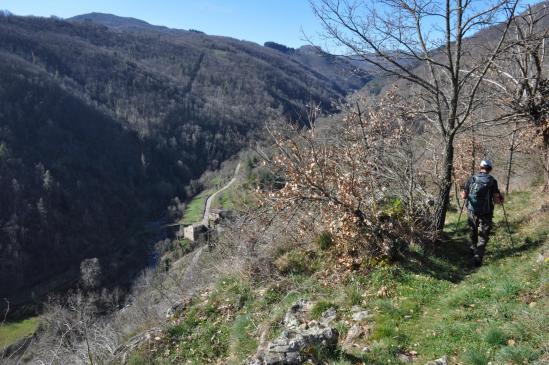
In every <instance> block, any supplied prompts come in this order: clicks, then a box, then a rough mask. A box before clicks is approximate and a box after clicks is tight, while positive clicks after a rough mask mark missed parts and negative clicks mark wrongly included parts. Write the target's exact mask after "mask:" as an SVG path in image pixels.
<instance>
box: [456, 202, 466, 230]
mask: <svg viewBox="0 0 549 365" xmlns="http://www.w3.org/2000/svg"><path fill="white" fill-rule="evenodd" d="M458 204H459V200H458ZM464 206H465V200H464V201H463V204H462V205H461V209H460V210H459V216H458V221H457V223H456V228H455V229H454V234H456V233H457V231H458V228H459V221H460V220H461V214H462V213H463V207H464Z"/></svg>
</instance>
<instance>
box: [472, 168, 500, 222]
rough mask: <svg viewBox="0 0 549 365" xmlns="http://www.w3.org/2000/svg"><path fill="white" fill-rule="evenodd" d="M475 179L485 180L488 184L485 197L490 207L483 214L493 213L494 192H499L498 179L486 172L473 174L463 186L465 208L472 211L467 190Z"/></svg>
mask: <svg viewBox="0 0 549 365" xmlns="http://www.w3.org/2000/svg"><path fill="white" fill-rule="evenodd" d="M476 179H482V180H486V181H487V182H488V184H489V196H488V197H486V198H487V199H488V200H489V202H490V203H489V206H490V209H489V212H485V213H484V214H489V215H493V214H494V195H495V194H500V192H499V188H498V181H497V180H496V179H494V177H493V176H492V175H490V174H488V173H486V172H479V173H477V174H474V175H473V176H471V177H470V178H469V180H467V182H466V183H465V185H464V187H463V191H465V193H466V194H467V209H468V210H469V211H470V212H474V209H473V207H472V206H471V203H470V201H469V190H470V188H471V185H472V184H473V182H475V180H476Z"/></svg>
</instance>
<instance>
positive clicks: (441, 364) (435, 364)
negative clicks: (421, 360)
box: [425, 356, 448, 365]
mask: <svg viewBox="0 0 549 365" xmlns="http://www.w3.org/2000/svg"><path fill="white" fill-rule="evenodd" d="M425 365H448V357H446V356H443V357H441V358H439V359H436V360H433V361H429V362H428V363H426V364H425Z"/></svg>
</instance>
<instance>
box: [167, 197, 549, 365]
mask: <svg viewBox="0 0 549 365" xmlns="http://www.w3.org/2000/svg"><path fill="white" fill-rule="evenodd" d="M534 199H535V196H534V195H533V194H531V193H529V192H521V193H514V194H511V195H510V196H509V197H508V201H507V202H506V210H507V214H508V215H509V220H510V222H509V223H510V225H511V231H512V233H513V243H511V241H510V239H509V236H508V234H507V232H506V226H505V224H504V223H503V215H502V210H501V208H497V209H496V214H495V218H494V222H495V224H494V231H493V235H492V237H491V240H490V242H489V244H488V249H487V254H486V257H485V263H484V265H483V266H482V267H481V268H475V267H473V266H472V265H471V263H470V260H469V251H468V247H467V246H468V245H467V228H466V221H465V219H464V217H462V220H461V222H460V225H459V226H456V224H455V223H456V222H457V216H458V213H459V212H456V211H455V210H454V211H451V212H450V213H449V215H448V225H447V232H448V233H447V236H446V239H445V241H444V242H441V243H439V244H437V245H436V246H434V247H426V248H420V247H417V248H413V249H412V252H410V253H409V256H408V257H407V258H406V259H405V260H403V261H401V262H400V263H397V264H393V265H390V264H387V263H384V262H382V263H378V264H377V265H376V266H374V267H373V268H370V271H368V272H366V273H364V272H356V273H353V274H352V275H350V276H349V277H347V278H346V279H345V280H343V282H332V281H330V280H326V279H322V277H323V276H322V275H318V274H320V273H322V272H323V270H325V269H326V268H329V267H331V265H332V262H331V261H330V260H331V259H333V258H331V257H330V256H329V255H330V253H329V250H322V249H321V248H319V247H318V245H317V244H316V242H313V243H314V244H315V245H310V247H311V246H314V247H317V250H316V251H311V250H310V247H309V248H307V249H299V248H292V249H291V250H290V251H288V252H284V253H281V255H280V256H279V257H278V258H277V260H275V265H276V266H277V268H278V270H279V273H280V274H281V277H279V278H277V279H276V280H273V281H271V282H266V283H257V282H253V281H252V280H251V279H250V278H239V277H233V278H226V279H224V280H223V281H221V282H220V283H219V284H218V285H217V286H216V287H215V289H214V290H213V291H212V292H211V293H210V294H209V296H208V297H207V298H205V299H201V300H200V301H197V302H196V303H195V304H193V305H192V306H191V308H190V309H189V310H188V311H187V312H186V314H185V316H184V318H182V320H181V322H180V323H179V324H177V325H175V326H173V327H172V328H171V329H170V331H169V334H170V341H172V342H171V343H172V345H169V346H168V349H169V350H170V351H169V355H167V356H165V357H162V359H161V360H162V361H161V362H160V363H166V362H167V363H191V364H199V363H216V362H219V361H220V360H221V359H223V360H224V361H227V362H228V363H231V364H239V363H242V362H243V361H244V360H245V359H246V358H247V357H248V356H250V355H251V354H253V353H254V352H255V350H256V348H257V345H258V338H259V336H260V335H261V332H262V331H267V334H268V336H267V338H268V339H273V338H275V337H276V336H278V335H279V334H280V333H281V331H282V326H281V322H282V319H283V317H284V314H285V312H286V310H287V309H288V308H289V307H290V306H291V305H292V304H293V303H294V302H295V301H297V300H298V299H308V300H311V301H312V302H313V307H312V308H313V309H312V311H311V317H312V318H319V317H320V315H321V314H322V312H324V311H325V310H326V309H328V308H329V307H335V308H337V313H338V317H337V318H338V319H337V323H336V324H335V325H336V327H337V328H338V330H339V331H340V333H341V336H342V337H344V336H345V334H346V331H347V330H348V328H349V327H350V322H349V318H350V317H351V315H352V310H351V309H352V307H353V306H355V305H360V306H362V307H364V308H365V309H367V310H368V311H369V312H370V313H371V314H373V318H372V319H368V320H367V322H368V326H370V328H371V336H370V337H369V338H367V339H362V340H359V343H358V344H357V346H356V347H355V348H353V349H351V350H343V349H337V350H335V351H328V352H325V351H323V349H320V348H319V349H316V350H315V355H316V357H317V359H320V360H321V361H320V362H321V363H327V364H355V363H361V362H364V363H366V364H389V363H390V364H399V363H401V360H399V357H398V356H399V354H402V353H410V351H415V352H417V356H416V357H415V359H414V363H418V364H422V363H425V362H427V361H430V360H433V359H436V358H439V357H442V356H444V355H446V356H448V358H449V360H450V364H467V365H468V364H488V363H489V362H491V363H492V364H528V363H535V361H537V360H539V359H541V358H544V357H547V356H548V354H547V351H548V347H547V344H548V343H549V335H548V334H547V331H546V329H547V328H549V300H548V296H547V289H548V286H547V285H548V283H547V277H548V274H549V270H548V268H549V267H548V264H547V263H541V264H540V263H537V262H536V257H537V252H538V251H539V248H540V246H542V245H547V244H548V242H547V235H548V232H549V227H548V225H547V220H548V219H547V213H545V215H542V214H541V213H539V212H536V204H535V203H534ZM173 344H177V347H176V348H175V347H174V345H173ZM363 346H368V347H369V348H370V352H366V353H362V352H361V351H360V349H361V348H362V347H363ZM160 353H163V350H162V349H161V350H160V351H159V352H158V354H160Z"/></svg>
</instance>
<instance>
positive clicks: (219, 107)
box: [0, 13, 370, 299]
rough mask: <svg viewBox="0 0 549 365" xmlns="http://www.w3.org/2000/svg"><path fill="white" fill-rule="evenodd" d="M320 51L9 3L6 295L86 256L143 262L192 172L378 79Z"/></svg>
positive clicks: (0, 81)
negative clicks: (46, 14)
mask: <svg viewBox="0 0 549 365" xmlns="http://www.w3.org/2000/svg"><path fill="white" fill-rule="evenodd" d="M310 51H311V50H308V49H303V50H301V49H300V50H297V51H296V56H295V57H294V56H291V57H290V56H289V55H288V54H285V53H281V52H279V51H278V50H275V49H272V48H269V47H263V46H260V45H257V44H255V43H251V42H246V41H239V40H235V39H232V38H227V37H220V36H209V35H206V34H203V33H201V32H197V31H184V30H173V29H168V28H165V27H159V26H153V25H150V24H148V23H146V22H143V21H140V20H137V19H132V18H123V17H118V16H114V15H109V14H99V13H92V14H86V15H82V16H78V17H74V18H72V19H70V20H69V21H66V20H61V19H56V18H47V19H46V18H39V17H19V16H9V17H0V100H1V103H0V206H1V207H2V209H0V297H8V298H12V299H13V298H14V296H15V295H16V294H17V293H27V294H29V293H30V292H31V290H36V292H37V293H39V292H40V291H43V290H45V288H48V287H49V284H51V283H53V282H55V283H63V282H67V281H70V280H74V279H75V277H76V276H77V274H78V267H79V264H80V262H81V261H82V260H83V259H85V258H89V257H99V258H100V261H101V263H102V266H103V272H104V274H105V276H106V277H107V278H111V279H112V278H115V277H121V276H123V275H127V274H128V273H130V274H131V272H135V270H136V269H139V268H140V267H142V266H143V265H144V264H145V263H146V257H145V256H146V254H145V253H144V252H145V246H144V244H145V243H147V240H146V237H144V236H143V233H142V229H141V227H142V225H143V223H144V222H145V221H147V220H153V219H158V218H159V217H161V216H162V215H163V214H164V212H165V208H166V207H167V205H168V204H169V203H170V200H171V199H173V198H174V197H176V196H177V197H179V198H180V199H182V200H185V199H188V198H189V197H191V196H192V195H193V194H194V193H196V190H193V188H185V186H189V183H190V181H191V180H192V179H194V178H197V177H198V176H199V175H200V174H201V173H203V172H204V171H205V170H207V169H215V168H217V167H218V166H219V164H220V162H221V161H223V160H225V159H227V158H228V157H230V156H232V155H233V154H235V153H236V152H237V151H239V150H240V149H241V148H242V147H243V146H245V145H246V144H247V143H248V141H249V140H250V139H253V138H256V135H257V133H258V131H259V130H260V128H261V127H262V126H263V124H264V123H265V122H266V121H268V120H270V119H273V118H281V117H286V118H289V119H292V120H294V121H296V122H304V120H305V115H306V110H307V107H306V105H307V104H309V103H311V102H314V103H318V104H319V105H320V106H321V107H322V108H323V109H324V110H325V111H335V110H336V109H335V107H334V101H337V100H339V99H341V98H343V97H344V96H345V95H346V94H347V93H348V92H349V91H351V90H353V89H355V88H360V87H362V86H363V85H364V84H365V83H366V82H367V81H368V80H369V79H370V77H369V76H368V75H364V76H360V77H358V78H354V77H353V76H351V74H350V73H349V71H350V69H351V68H350V67H349V65H346V64H344V63H341V62H340V61H339V60H334V59H332V58H331V57H330V56H329V55H327V54H320V55H319V54H313V53H311V52H310ZM193 186H194V185H193ZM108 280H110V279H108ZM111 281H112V280H111Z"/></svg>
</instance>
